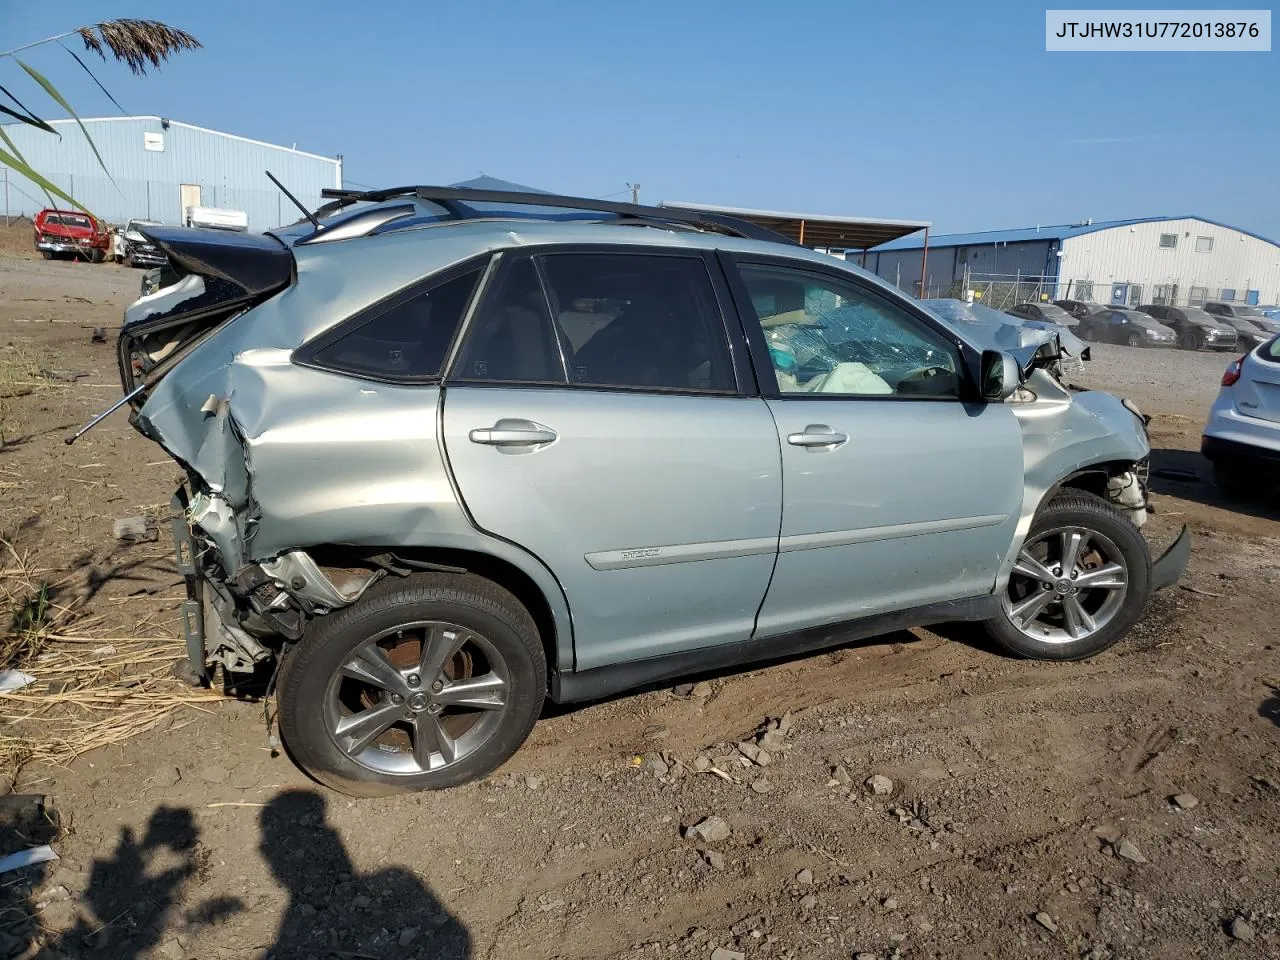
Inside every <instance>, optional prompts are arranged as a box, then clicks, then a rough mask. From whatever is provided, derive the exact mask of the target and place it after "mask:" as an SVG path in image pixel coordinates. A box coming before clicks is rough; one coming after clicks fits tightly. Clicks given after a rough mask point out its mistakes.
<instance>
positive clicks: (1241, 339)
mask: <svg viewBox="0 0 1280 960" xmlns="http://www.w3.org/2000/svg"><path fill="white" fill-rule="evenodd" d="M1210 316H1212V317H1213V319H1214V320H1216V321H1218V322H1219V323H1225V324H1227V325H1228V326H1229V327H1231V328H1232V329H1233V330H1235V332H1236V343H1237V345H1238V347H1239V348H1240V349H1244V350H1253V349H1255V348H1257V347H1260V346H1262V345H1263V344H1264V343H1266V342H1267V341H1268V340H1270V339H1271V337H1272V336H1273V334H1272V333H1271V332H1270V331H1269V330H1266V329H1265V328H1263V327H1262V326H1259V324H1258V323H1257V322H1256V321H1255V320H1251V319H1247V318H1245V317H1241V316H1236V315H1235V314H1233V313H1214V314H1210Z"/></svg>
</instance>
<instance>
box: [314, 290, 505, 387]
mask: <svg viewBox="0 0 1280 960" xmlns="http://www.w3.org/2000/svg"><path fill="white" fill-rule="evenodd" d="M482 273H483V267H481V266H475V267H472V268H470V269H468V270H465V271H464V272H462V273H458V274H455V275H453V276H450V277H447V278H442V279H441V280H440V281H439V282H437V283H434V284H431V285H429V286H426V287H425V288H423V287H419V288H417V289H414V290H410V291H402V292H401V293H397V294H393V295H392V296H391V297H388V298H387V299H386V300H384V301H382V302H381V303H379V304H375V305H374V306H373V307H370V308H369V309H368V310H366V311H364V312H363V313H361V314H358V315H357V316H355V317H353V318H352V319H351V320H348V321H346V322H344V323H342V324H340V325H339V326H338V327H337V328H336V329H334V330H333V331H330V332H329V333H326V334H323V335H322V336H320V337H319V338H317V339H316V340H314V341H312V342H311V343H310V344H306V345H304V346H303V347H301V348H299V349H298V350H297V351H296V352H295V354H294V360H295V361H296V362H298V363H301V364H304V365H306V366H312V367H319V368H321V369H324V370H331V371H333V372H335V373H344V374H350V375H352V376H356V377H362V378H367V379H374V380H392V381H407V382H422V381H430V380H432V379H434V378H436V377H438V376H439V375H440V368H441V367H442V366H443V365H444V360H445V357H446V356H447V354H448V351H449V345H450V344H451V343H452V342H453V337H454V334H456V333H457V330H458V327H459V325H460V324H461V323H462V317H463V315H464V314H465V313H466V311H467V307H468V305H469V304H470V302H471V298H472V295H473V294H474V293H475V289H476V285H477V284H478V282H479V280H480V275H481V274H482Z"/></svg>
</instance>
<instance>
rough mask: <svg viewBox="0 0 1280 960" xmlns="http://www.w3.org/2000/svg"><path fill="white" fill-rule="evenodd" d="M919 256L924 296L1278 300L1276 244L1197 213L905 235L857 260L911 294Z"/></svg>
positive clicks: (916, 289)
mask: <svg viewBox="0 0 1280 960" xmlns="http://www.w3.org/2000/svg"><path fill="white" fill-rule="evenodd" d="M926 250H927V259H926ZM922 259H924V273H923V277H924V281H923V287H924V290H923V293H924V295H925V296H946V295H949V294H950V295H957V294H959V293H960V292H961V291H962V290H964V289H973V290H977V291H979V292H982V291H984V290H994V291H996V292H997V295H999V296H1004V297H1006V298H1007V299H1014V298H1018V299H1026V298H1028V297H1032V296H1039V295H1047V296H1048V297H1049V298H1051V299H1058V298H1068V299H1073V300H1091V301H1094V302H1097V303H1115V304H1139V303H1167V304H1178V305H1183V306H1185V305H1188V304H1191V305H1197V304H1201V303H1204V302H1205V301H1206V300H1228V301H1235V302H1239V303H1252V304H1256V303H1280V244H1276V243H1275V242H1274V241H1271V240H1268V239H1266V238H1265V237H1260V236H1258V235H1257V234H1254V233H1250V232H1249V231H1247V230H1241V229H1239V228H1238V227H1231V226H1228V225H1227V224H1224V223H1219V222H1217V221H1215V220H1209V219H1206V218H1204V217H1195V216H1181V217H1144V218H1141V219H1136V220H1107V221H1091V220H1090V221H1085V222H1083V223H1074V224H1067V225H1059V226H1037V227H1025V228H1022V229H1018V230H992V231H987V232H983V233H963V234H951V235H942V236H935V237H932V238H931V239H929V241H928V242H927V244H926V243H925V242H924V241H923V240H921V239H919V238H916V237H907V238H904V239H901V240H897V241H894V242H891V243H886V244H882V245H881V246H879V247H876V248H874V249H873V250H870V251H868V253H867V255H866V258H865V261H863V262H864V265H865V266H866V267H867V268H868V269H870V270H872V271H874V272H875V273H877V274H879V275H880V276H881V277H884V278H886V279H888V280H891V281H894V282H896V283H897V284H898V285H899V286H900V287H902V288H903V289H905V290H909V291H911V292H912V293H917V294H918V293H920V291H921V276H922V274H921V265H922ZM993 305H995V306H999V305H1000V304H999V303H996V304H993Z"/></svg>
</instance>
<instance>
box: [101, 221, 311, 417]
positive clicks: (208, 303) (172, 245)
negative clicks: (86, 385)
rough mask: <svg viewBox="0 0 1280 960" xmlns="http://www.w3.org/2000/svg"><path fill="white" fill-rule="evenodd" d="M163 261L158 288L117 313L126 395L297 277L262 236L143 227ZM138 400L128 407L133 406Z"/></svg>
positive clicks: (274, 242)
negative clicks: (120, 322) (120, 318)
mask: <svg viewBox="0 0 1280 960" xmlns="http://www.w3.org/2000/svg"><path fill="white" fill-rule="evenodd" d="M141 232H142V234H143V235H144V236H145V237H146V238H147V239H148V240H150V241H151V242H152V243H154V244H155V245H156V246H157V247H159V248H160V251H161V252H162V253H164V254H165V255H166V256H167V257H168V266H166V267H165V268H162V269H163V270H164V271H165V274H164V276H163V279H162V282H163V283H164V286H161V287H160V289H158V290H156V291H155V292H154V293H151V294H149V295H147V296H144V297H141V298H139V299H138V300H135V301H134V302H133V303H132V304H130V305H129V306H128V307H127V308H126V309H125V315H124V326H123V327H122V328H121V330H120V340H119V360H120V382H121V384H122V385H123V386H124V390H125V393H126V394H129V393H132V392H133V391H134V390H135V389H137V388H138V387H139V386H141V385H142V384H144V383H145V384H148V385H150V384H154V383H155V382H156V381H157V380H159V379H160V378H161V377H163V376H164V375H165V374H166V373H168V371H169V370H171V369H172V368H173V367H174V366H175V365H176V364H177V362H178V361H179V360H180V359H182V357H184V356H186V354H188V353H189V352H190V351H191V349H192V348H194V347H195V345H196V344H198V343H200V342H201V341H202V340H204V339H205V337H207V336H208V335H209V334H211V333H212V332H213V331H214V330H216V329H218V328H219V327H220V326H222V325H223V324H225V323H229V322H231V321H232V320H234V319H235V317H237V316H239V315H240V314H241V313H243V312H244V311H245V310H247V309H248V308H250V307H252V306H254V305H256V304H258V303H261V302H263V301H264V300H266V299H268V298H270V297H272V296H274V295H275V294H276V293H278V292H279V291H281V290H283V289H284V288H285V287H287V286H289V285H290V284H291V283H293V282H294V281H295V280H296V278H297V271H296V266H295V264H294V259H293V254H292V253H291V252H290V250H289V248H288V246H286V245H285V244H284V243H283V242H281V241H280V240H278V239H276V238H275V237H273V236H271V235H269V234H253V233H233V232H230V231H226V230H205V229H198V228H194V227H168V226H159V225H157V226H146V227H142V228H141ZM143 402H144V398H143V397H141V396H139V397H136V398H135V399H133V400H132V401H131V403H132V404H133V406H134V407H135V408H138V407H141V406H142V403H143Z"/></svg>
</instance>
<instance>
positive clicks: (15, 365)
mask: <svg viewBox="0 0 1280 960" xmlns="http://www.w3.org/2000/svg"><path fill="white" fill-rule="evenodd" d="M61 385H62V381H60V380H59V378H58V377H57V376H55V375H54V374H53V373H51V372H50V370H49V368H48V366H47V364H46V362H45V358H44V357H43V356H42V355H41V354H40V353H39V352H38V351H36V350H33V349H32V348H31V347H28V346H26V345H23V344H9V345H8V346H5V347H3V348H0V447H3V446H4V443H5V436H6V433H5V427H6V423H5V421H6V419H7V417H8V415H9V406H8V401H10V400H13V399H14V398H16V397H25V396H27V395H28V394H32V393H37V392H40V391H44V390H55V389H57V388H58V387H59V386H61ZM10 429H11V430H12V427H10Z"/></svg>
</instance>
